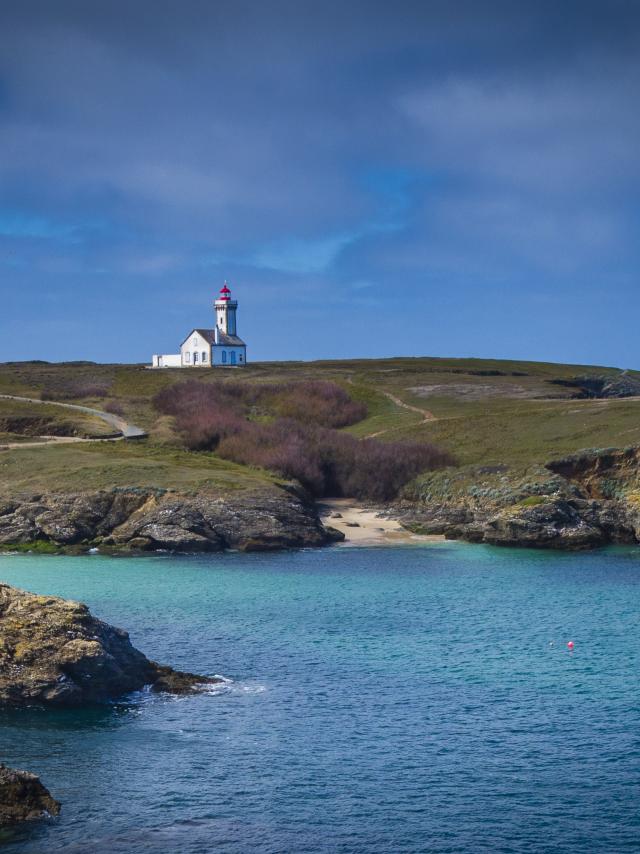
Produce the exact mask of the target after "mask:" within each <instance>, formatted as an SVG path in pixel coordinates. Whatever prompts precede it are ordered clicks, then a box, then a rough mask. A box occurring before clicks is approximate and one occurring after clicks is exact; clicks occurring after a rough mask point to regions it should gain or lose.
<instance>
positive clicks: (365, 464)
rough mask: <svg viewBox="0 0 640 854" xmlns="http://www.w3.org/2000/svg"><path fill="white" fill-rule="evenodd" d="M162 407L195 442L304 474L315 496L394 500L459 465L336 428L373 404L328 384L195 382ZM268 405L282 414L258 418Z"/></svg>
mask: <svg viewBox="0 0 640 854" xmlns="http://www.w3.org/2000/svg"><path fill="white" fill-rule="evenodd" d="M154 403H155V405H156V407H157V408H158V409H159V410H160V411H161V412H163V413H165V414H167V415H173V416H174V417H175V425H176V429H177V430H178V432H179V433H180V435H181V436H182V439H183V441H184V443H185V445H186V447H187V448H189V449H191V450H198V451H203V450H207V451H213V450H215V451H216V452H217V453H218V455H219V456H220V457H222V458H224V459H227V460H231V461H233V462H236V463H241V464H243V465H250V466H258V467H261V468H265V469H268V470H269V471H272V472H274V473H276V474H278V475H280V476H282V477H285V478H290V479H296V480H298V481H299V482H300V483H301V484H303V486H305V487H306V488H307V489H308V490H309V491H310V492H311V493H312V494H313V495H315V496H318V497H321V496H328V495H334V496H349V497H354V498H362V499H370V500H374V501H387V500H389V499H391V498H394V497H395V496H396V495H397V494H398V492H399V490H400V489H401V487H402V486H404V485H405V484H406V483H407V482H408V481H409V480H412V479H413V478H414V477H416V476H417V475H418V474H420V473H421V472H424V471H427V470H428V469H435V468H442V467H444V466H447V465H452V464H453V463H454V460H453V458H452V457H451V455H450V454H448V453H447V452H446V451H442V450H440V449H439V448H436V447H435V446H433V445H428V444H421V443H416V442H381V441H379V440H376V439H356V438H355V437H354V436H351V435H349V434H348V433H343V432H340V431H339V430H337V429H334V428H336V427H338V426H344V425H345V424H350V423H353V422H354V420H356V421H357V420H360V419H361V418H363V417H364V415H365V414H366V408H365V407H363V406H362V405H361V404H359V403H357V402H355V401H352V400H351V398H350V397H349V396H348V395H347V393H346V392H345V391H344V390H343V389H341V388H340V387H339V386H336V385H334V384H333V383H326V382H304V383H296V384H292V385H291V386H289V387H287V386H285V385H274V384H271V385H264V386H258V385H249V384H242V383H231V382H225V383H203V382H200V381H198V380H187V381H186V382H181V383H177V384H175V385H173V386H169V387H168V388H166V389H163V390H162V391H161V392H160V393H159V394H158V395H157V396H156V397H155V399H154ZM256 406H260V407H264V409H265V410H266V411H267V412H269V411H271V412H275V413H277V415H278V416H280V417H277V418H276V419H275V420H273V421H271V422H257V421H250V420H248V418H247V414H248V412H249V411H250V410H251V409H252V408H255V407H256Z"/></svg>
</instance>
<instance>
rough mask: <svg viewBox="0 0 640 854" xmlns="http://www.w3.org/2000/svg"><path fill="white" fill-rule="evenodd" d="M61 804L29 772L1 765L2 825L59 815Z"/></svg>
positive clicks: (0, 808) (0, 800) (0, 804)
mask: <svg viewBox="0 0 640 854" xmlns="http://www.w3.org/2000/svg"><path fill="white" fill-rule="evenodd" d="M59 812H60V804H59V803H58V801H55V800H54V799H53V798H52V797H51V795H50V794H49V792H48V790H47V789H46V788H45V787H44V786H43V785H42V783H41V782H40V778H39V777H37V776H36V775H35V774H30V773H29V772H28V771H15V770H14V769H13V768H7V767H6V765H0V825H2V824H11V823H13V822H16V821H31V820H33V819H37V818H46V817H47V816H53V815H58V813H59Z"/></svg>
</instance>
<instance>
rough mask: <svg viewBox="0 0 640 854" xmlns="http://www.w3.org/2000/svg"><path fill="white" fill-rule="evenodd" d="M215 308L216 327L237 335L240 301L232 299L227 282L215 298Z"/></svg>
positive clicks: (225, 332) (226, 333)
mask: <svg viewBox="0 0 640 854" xmlns="http://www.w3.org/2000/svg"><path fill="white" fill-rule="evenodd" d="M213 308H214V311H215V313H216V327H217V328H218V329H219V330H220V332H224V334H225V335H236V311H237V310H238V303H237V301H236V300H234V299H231V290H230V289H229V285H228V284H227V283H226V282H225V283H224V285H223V286H222V288H220V293H219V295H218V297H217V299H215V300H214V303H213Z"/></svg>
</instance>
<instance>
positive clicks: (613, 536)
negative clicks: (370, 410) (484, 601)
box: [394, 448, 640, 549]
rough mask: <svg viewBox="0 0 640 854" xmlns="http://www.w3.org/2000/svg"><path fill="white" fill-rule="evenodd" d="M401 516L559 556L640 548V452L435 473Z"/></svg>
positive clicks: (409, 496) (411, 495)
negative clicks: (557, 552)
mask: <svg viewBox="0 0 640 854" xmlns="http://www.w3.org/2000/svg"><path fill="white" fill-rule="evenodd" d="M394 509H395V510H396V511H397V512H398V513H400V514H401V516H402V520H403V522H404V523H405V524H406V525H407V526H408V527H411V528H412V529H414V530H416V531H420V532H423V533H440V534H445V535H446V536H447V537H450V538H452V539H464V540H468V541H471V542H484V543H491V544H495V545H507V546H530V547H535V548H556V549H586V548H592V547H594V546H601V545H606V544H608V543H632V542H640V449H637V448H627V449H605V450H598V451H588V452H585V453H582V454H577V455H575V456H572V457H568V458H565V459H562V460H554V461H552V462H549V463H548V464H547V465H545V466H534V467H531V468H529V469H527V470H524V471H512V470H510V469H509V468H508V467H506V466H485V467H473V468H467V469H462V470H458V471H456V470H447V471H444V472H434V473H432V474H430V475H427V476H424V477H423V478H421V479H420V480H419V481H418V483H417V484H416V485H414V486H413V487H412V490H411V491H410V492H407V493H406V494H405V496H404V500H403V501H401V502H399V503H398V505H397V506H396V507H395V508H394Z"/></svg>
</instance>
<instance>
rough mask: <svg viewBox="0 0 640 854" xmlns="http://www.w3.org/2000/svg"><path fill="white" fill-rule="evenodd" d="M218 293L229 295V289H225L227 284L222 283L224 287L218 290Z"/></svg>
mask: <svg viewBox="0 0 640 854" xmlns="http://www.w3.org/2000/svg"><path fill="white" fill-rule="evenodd" d="M220 293H221V294H230V293H231V291H230V290H229V288H228V287H227V283H226V282H225V283H224V286H223V287H221V288H220Z"/></svg>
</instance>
